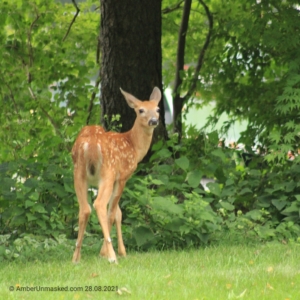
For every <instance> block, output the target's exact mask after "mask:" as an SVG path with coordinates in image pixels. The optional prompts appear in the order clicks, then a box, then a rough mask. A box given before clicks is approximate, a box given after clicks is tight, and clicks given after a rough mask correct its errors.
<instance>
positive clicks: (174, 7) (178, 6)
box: [161, 0, 184, 14]
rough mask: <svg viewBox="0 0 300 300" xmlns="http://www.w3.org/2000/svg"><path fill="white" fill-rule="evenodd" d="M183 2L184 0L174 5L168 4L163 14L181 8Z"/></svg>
mask: <svg viewBox="0 0 300 300" xmlns="http://www.w3.org/2000/svg"><path fill="white" fill-rule="evenodd" d="M183 2H184V0H182V1H179V2H178V3H176V4H175V5H173V6H168V7H166V8H164V9H162V11H161V12H162V13H163V14H168V13H170V12H173V11H175V10H177V9H179V8H180V7H181V4H182V3H183Z"/></svg>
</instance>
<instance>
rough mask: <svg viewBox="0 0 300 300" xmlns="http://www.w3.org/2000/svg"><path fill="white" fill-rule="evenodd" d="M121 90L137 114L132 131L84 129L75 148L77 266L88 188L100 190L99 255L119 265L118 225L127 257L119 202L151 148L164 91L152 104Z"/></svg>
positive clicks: (121, 251)
mask: <svg viewBox="0 0 300 300" xmlns="http://www.w3.org/2000/svg"><path fill="white" fill-rule="evenodd" d="M120 90H121V93H122V94H123V95H124V97H125V99H126V101H127V103H128V105H129V106H130V107H131V108H133V109H134V110H135V112H136V115H137V117H136V119H135V122H134V125H133V127H132V128H131V130H129V131H127V132H125V133H116V132H105V131H104V129H103V128H102V127H101V126H85V127H83V128H82V130H81V131H80V133H79V135H78V137H77V139H76V141H75V144H74V146H73V148H72V159H73V163H74V187H75V192H76V195H77V198H78V202H79V230H78V238H77V242H76V248H75V252H74V255H73V262H75V263H76V262H79V261H80V250H81V245H82V240H83V236H84V232H85V228H86V225H87V222H88V218H89V215H90V214H91V207H90V205H89V203H88V197H87V190H88V187H89V185H92V186H95V187H97V188H98V195H97V197H96V199H95V201H94V205H93V206H94V209H95V210H96V212H97V216H98V219H99V222H100V225H101V227H102V232H103V236H104V242H103V246H102V248H101V251H100V255H101V256H104V257H106V258H107V259H108V261H109V262H117V258H116V254H115V251H114V249H113V246H112V240H111V238H110V231H111V228H112V225H113V223H115V225H116V230H117V238H118V253H119V255H120V256H126V250H125V246H124V243H123V238H122V231H121V222H122V212H121V209H120V207H119V200H120V198H121V195H122V192H123V189H124V187H125V184H126V181H127V180H128V179H129V178H130V177H131V175H132V174H133V172H134V171H135V169H136V167H137V164H138V163H139V162H140V161H141V160H142V159H143V158H144V156H145V155H146V153H147V152H148V150H149V148H150V144H151V140H152V136H153V131H154V128H155V127H156V126H157V125H158V122H159V108H158V104H159V101H160V99H161V92H160V90H159V88H157V87H155V88H154V89H153V91H152V93H151V95H150V100H149V101H140V100H138V99H137V98H135V97H134V96H133V95H131V94H129V93H127V92H124V91H123V90H122V89H120ZM107 206H108V209H107Z"/></svg>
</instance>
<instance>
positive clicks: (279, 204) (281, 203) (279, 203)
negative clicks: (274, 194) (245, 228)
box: [271, 200, 288, 211]
mask: <svg viewBox="0 0 300 300" xmlns="http://www.w3.org/2000/svg"><path fill="white" fill-rule="evenodd" d="M271 202H272V204H273V205H274V206H275V207H276V208H277V209H278V210H279V211H280V210H282V209H283V208H284V207H285V206H286V205H287V204H288V202H287V201H282V200H272V201H271Z"/></svg>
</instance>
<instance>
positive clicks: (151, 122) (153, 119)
mask: <svg viewBox="0 0 300 300" xmlns="http://www.w3.org/2000/svg"><path fill="white" fill-rule="evenodd" d="M148 124H149V126H157V125H158V119H156V118H151V119H150V120H149V122H148Z"/></svg>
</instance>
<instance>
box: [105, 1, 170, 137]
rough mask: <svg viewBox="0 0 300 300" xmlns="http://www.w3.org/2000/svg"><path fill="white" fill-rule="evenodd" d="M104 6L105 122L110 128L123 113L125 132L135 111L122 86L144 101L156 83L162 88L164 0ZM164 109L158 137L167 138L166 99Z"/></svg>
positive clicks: (112, 3) (106, 2)
mask: <svg viewBox="0 0 300 300" xmlns="http://www.w3.org/2000/svg"><path fill="white" fill-rule="evenodd" d="M100 5H101V26H100V47H101V58H100V59H101V65H100V68H101V69H100V74H101V96H100V97H101V106H102V115H101V123H102V124H103V125H104V127H105V129H110V125H111V124H110V122H111V118H112V116H113V115H116V114H119V115H120V116H121V119H120V122H121V124H122V128H121V131H122V132H125V131H128V130H129V129H131V127H132V126H133V123H134V120H135V112H134V111H133V110H132V109H131V108H129V107H128V105H127V103H126V101H125V99H124V97H123V95H122V94H121V92H120V87H121V88H122V89H123V90H124V91H127V92H129V93H130V94H132V95H134V96H135V97H137V98H138V99H140V100H148V99H149V96H150V94H151V92H152V89H153V88H154V86H157V87H159V88H160V89H161V91H162V51H161V0H151V1H149V0H139V1H136V0H122V1H120V0H105V1H104V0H100ZM160 109H161V116H160V126H159V127H158V128H157V129H156V130H155V133H154V139H157V138H161V137H162V138H165V137H166V129H165V120H164V107H163V101H161V102H160ZM104 116H106V118H104Z"/></svg>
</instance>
